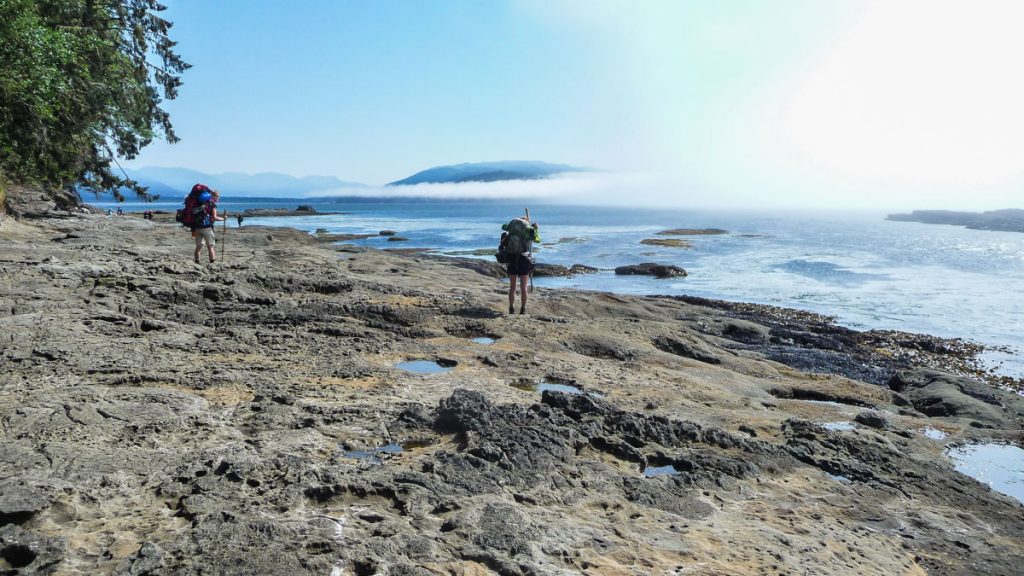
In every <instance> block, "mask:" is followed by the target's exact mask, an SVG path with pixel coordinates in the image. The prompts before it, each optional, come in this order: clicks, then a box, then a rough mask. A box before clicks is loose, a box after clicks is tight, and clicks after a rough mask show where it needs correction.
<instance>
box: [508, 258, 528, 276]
mask: <svg viewBox="0 0 1024 576" xmlns="http://www.w3.org/2000/svg"><path fill="white" fill-rule="evenodd" d="M505 271H506V272H507V273H508V275H509V276H526V275H527V274H529V273H530V272H533V262H531V261H530V259H529V258H528V257H526V256H513V257H512V261H511V262H509V263H508V265H507V266H506V267H505Z"/></svg>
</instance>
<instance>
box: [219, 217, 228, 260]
mask: <svg viewBox="0 0 1024 576" xmlns="http://www.w3.org/2000/svg"><path fill="white" fill-rule="evenodd" d="M221 236H222V237H221V239H220V260H221V262H223V261H225V260H227V257H228V211H227V210H225V211H224V228H223V229H222V230H221Z"/></svg>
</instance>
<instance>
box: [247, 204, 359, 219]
mask: <svg viewBox="0 0 1024 576" xmlns="http://www.w3.org/2000/svg"><path fill="white" fill-rule="evenodd" d="M338 214H345V212H318V211H317V209H316V208H313V207H312V206H309V205H306V204H302V205H300V206H299V207H298V208H296V209H295V210H289V209H288V208H246V210H245V212H242V216H245V217H246V218H258V217H279V216H335V215H338Z"/></svg>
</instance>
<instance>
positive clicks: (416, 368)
mask: <svg viewBox="0 0 1024 576" xmlns="http://www.w3.org/2000/svg"><path fill="white" fill-rule="evenodd" d="M454 367H455V366H454V365H452V366H444V365H443V364H442V363H440V362H437V361H434V360H409V361H407V362H399V363H398V364H395V368H400V369H402V370H405V371H406V372H414V373H416V374H438V373H441V372H450V371H451V370H452V368H454Z"/></svg>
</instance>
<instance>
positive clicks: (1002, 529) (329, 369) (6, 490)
mask: <svg viewBox="0 0 1024 576" xmlns="http://www.w3.org/2000/svg"><path fill="white" fill-rule="evenodd" d="M191 251H192V248H191V240H190V238H189V237H188V233H187V232H185V231H183V230H182V229H181V228H180V227H175V226H174V225H172V224H170V223H165V222H160V221H155V222H153V221H146V220H142V219H136V218H126V219H124V220H123V221H121V222H119V225H118V226H115V227H112V226H110V225H109V223H108V221H107V219H106V218H103V217H95V216H81V217H67V218H61V219H44V220H36V221H31V222H29V223H23V222H18V221H14V220H11V219H8V220H6V221H5V222H4V224H3V226H2V227H0V435H2V436H0V438H2V441H0V550H2V551H3V553H2V554H0V557H2V559H0V572H5V573H11V572H12V571H18V573H24V574H35V573H44V574H45V573H55V574H125V575H128V574H135V575H138V574H237V573H243V574H266V575H276V574H282V575H283V574H290V575H304V574H317V575H320V576H324V575H329V574H357V575H361V574H389V575H398V574H402V575H430V574H437V575H439V574H465V575H472V574H478V575H483V574H503V575H519V574H522V575H526V574H578V573H588V574H672V573H691V574H778V573H789V574H851V575H852V574H858V575H859V574H932V575H935V574H968V573H975V574H1018V573H1019V567H1020V566H1021V564H1022V561H1024V544H1022V541H1021V539H1020V535H1021V534H1024V513H1022V510H1024V509H1022V507H1021V505H1020V503H1019V502H1017V501H1014V500H1012V499H1010V498H1009V497H1007V496H1004V495H1001V494H998V493H995V492H992V491H990V490H988V489H987V487H985V486H984V485H982V484H980V483H978V482H976V481H975V480H973V479H971V478H968V477H967V476H964V475H962V474H960V473H958V472H956V470H955V469H954V467H953V465H952V463H951V462H950V460H949V459H948V457H947V456H946V455H945V453H944V450H943V445H944V442H962V441H967V440H1000V441H1011V442H1012V441H1016V442H1019V441H1020V439H1021V433H1022V432H1021V431H1022V414H1024V411H1022V406H1021V398H1020V397H1019V396H1016V395H1012V394H1005V395H1004V394H1002V393H1000V392H999V391H998V390H996V389H995V388H993V387H991V386H989V385H988V384H986V383H984V382H982V381H979V380H977V379H971V378H968V376H971V375H974V376H984V374H982V373H980V372H977V368H976V366H975V365H974V364H973V363H972V361H973V358H974V356H975V355H976V353H977V352H978V350H977V349H976V348H974V347H972V346H970V345H968V344H966V343H962V342H959V341H953V340H943V339H939V338H932V337H928V336H921V335H913V334H904V333H898V332H857V331H853V330H848V329H844V328H842V327H839V326H836V325H835V324H834V323H832V322H831V321H830V320H829V319H828V318H824V317H821V316H817V315H814V314H809V313H806V312H800V311H794V310H785V309H780V308H772V307H766V306H756V305H749V304H735V303H726V302H717V301H712V300H701V299H696V298H686V297H674V298H670V297H660V298H659V297H629V296H621V295H615V294H605V293H596V292H580V291H571V290H545V289H538V290H536V291H534V293H533V294H532V295H531V298H530V310H529V312H530V314H529V315H526V316H520V315H514V316H509V315H506V314H504V313H503V309H504V308H506V307H507V301H506V300H505V288H504V286H503V285H502V284H501V283H500V282H499V281H498V280H497V279H495V278H493V277H491V276H489V275H487V274H488V273H489V272H488V270H487V269H485V268H481V269H479V270H477V269H475V268H473V267H467V268H462V267H459V266H460V263H459V262H458V261H449V260H447V259H444V258H434V257H426V256H424V255H420V254H415V253H410V254H403V253H391V252H385V251H377V250H371V249H366V248H359V249H355V248H353V249H349V250H348V251H346V252H344V253H343V254H339V253H338V252H337V251H335V249H334V247H333V246H330V245H327V244H325V243H323V242H320V241H318V239H317V238H315V237H313V236H310V235H307V234H304V233H301V232H297V231H294V230H289V229H282V228H274V229H270V228H264V227H259V226H244V227H243V228H241V229H235V228H232V229H230V230H229V231H228V244H227V253H226V254H224V255H222V258H221V261H220V262H218V263H217V264H215V265H214V266H212V267H211V266H207V265H195V264H193V263H192V262H191ZM339 256H344V258H339ZM480 272H482V273H480ZM477 337H489V338H494V342H493V343H492V344H490V345H487V346H482V345H479V344H475V343H473V342H472V341H471V340H470V339H471V338H477ZM410 359H431V360H437V361H441V360H443V361H444V362H445V363H446V366H448V367H451V370H450V371H448V372H445V373H433V374H417V373H412V372H407V371H405V370H401V369H399V368H397V367H396V365H397V364H399V363H400V362H403V361H406V360H410ZM523 379H528V380H529V381H532V382H549V383H558V384H561V385H564V386H571V387H574V388H576V389H579V390H583V391H585V392H587V394H564V393H559V392H555V391H544V392H543V393H538V392H535V391H528V390H520V389H517V388H516V387H514V386H511V385H510V383H513V382H521V381H523ZM591 392H593V393H594V394H593V395H591V394H589V393H591ZM822 401H824V402H822ZM862 413H863V414H864V416H860V414H862ZM854 418H856V421H857V423H858V424H857V425H856V426H853V427H848V429H845V430H829V429H826V428H825V427H824V426H823V424H825V423H828V422H836V421H847V420H852V419H854ZM928 428H931V429H936V430H942V431H943V433H945V434H947V435H948V437H947V438H946V440H945V441H937V440H934V439H932V438H930V437H928V436H926V435H924V434H922V433H921V432H920V430H923V429H928ZM395 447H399V448H400V449H398V448H395ZM353 454H357V455H359V454H366V455H368V456H367V457H365V458H357V457H354V456H353ZM669 467H671V470H670V469H669ZM666 470H670V471H669V472H664V471H666ZM645 471H646V472H647V474H646V475H645Z"/></svg>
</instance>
